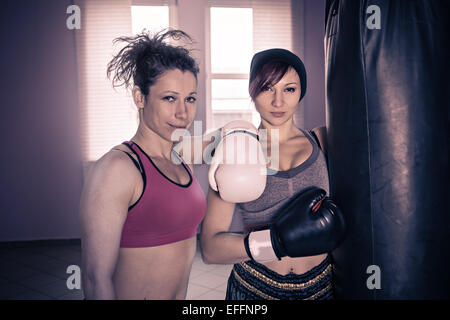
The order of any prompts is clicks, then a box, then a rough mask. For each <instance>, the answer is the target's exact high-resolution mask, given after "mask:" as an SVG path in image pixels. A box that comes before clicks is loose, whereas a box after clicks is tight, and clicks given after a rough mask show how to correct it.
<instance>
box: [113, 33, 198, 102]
mask: <svg viewBox="0 0 450 320" xmlns="http://www.w3.org/2000/svg"><path fill="white" fill-rule="evenodd" d="M170 39H173V40H175V41H177V42H179V41H183V40H184V41H186V42H187V43H189V44H192V43H193V41H192V39H191V37H190V36H189V35H188V34H186V33H185V32H184V31H181V30H172V29H166V30H162V31H160V32H158V33H156V34H155V35H151V34H150V33H149V32H147V31H145V30H144V31H143V32H142V33H140V34H138V35H136V36H132V37H119V38H116V39H114V41H113V43H114V44H116V43H117V42H126V43H128V44H127V45H126V46H125V47H124V48H122V49H121V50H120V51H119V53H118V54H117V55H115V56H114V58H113V59H112V60H111V61H110V62H109V63H108V69H107V76H108V78H109V79H111V78H112V84H113V87H114V88H115V87H120V86H122V85H124V86H125V87H126V88H127V89H130V88H132V87H133V85H137V86H138V87H139V88H140V89H141V92H142V93H143V94H144V95H145V96H147V95H148V93H149V88H150V86H152V85H153V84H154V83H155V82H156V81H157V80H158V78H159V77H160V76H161V75H162V74H163V73H164V72H165V71H167V70H173V69H180V70H181V71H183V72H185V71H190V72H192V73H193V74H194V76H195V78H197V73H198V72H199V68H198V65H197V62H196V61H195V60H194V58H192V57H191V55H190V51H189V50H188V49H186V48H185V47H183V46H175V45H171V44H170V43H169V42H168V40H169V41H170Z"/></svg>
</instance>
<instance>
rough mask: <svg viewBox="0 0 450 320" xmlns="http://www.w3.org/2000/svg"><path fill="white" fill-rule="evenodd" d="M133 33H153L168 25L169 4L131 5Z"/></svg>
mask: <svg viewBox="0 0 450 320" xmlns="http://www.w3.org/2000/svg"><path fill="white" fill-rule="evenodd" d="M131 21H132V31H133V34H137V33H141V32H142V30H143V29H147V30H148V31H150V32H151V33H155V32H158V31H161V30H163V29H166V28H168V27H169V6H131Z"/></svg>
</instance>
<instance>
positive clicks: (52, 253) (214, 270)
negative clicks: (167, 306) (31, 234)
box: [0, 244, 232, 300]
mask: <svg viewBox="0 0 450 320" xmlns="http://www.w3.org/2000/svg"><path fill="white" fill-rule="evenodd" d="M80 251H81V250H80V246H79V245H77V244H66V245H61V244H58V245H48V244H46V245H45V246H42V245H39V246H27V247H14V248H12V247H0V299H27V300H28V299H35V300H55V299H58V300H80V299H83V293H82V291H81V290H78V289H72V290H70V289H68V286H67V279H68V278H69V277H70V276H71V274H69V273H66V270H67V268H68V267H69V266H70V265H77V266H81V262H80V260H81V252H80ZM231 268H232V265H215V264H211V265H207V264H204V263H203V261H202V258H201V255H200V252H199V250H197V253H196V255H195V258H194V262H193V265H192V271H191V276H190V279H189V287H188V292H187V296H186V299H187V300H199V299H200V300H223V299H224V298H225V291H226V285H227V279H228V275H229V274H230V271H231Z"/></svg>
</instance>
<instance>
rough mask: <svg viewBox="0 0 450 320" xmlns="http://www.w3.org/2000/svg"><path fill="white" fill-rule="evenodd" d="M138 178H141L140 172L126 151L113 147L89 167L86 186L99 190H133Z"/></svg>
mask: <svg viewBox="0 0 450 320" xmlns="http://www.w3.org/2000/svg"><path fill="white" fill-rule="evenodd" d="M129 153H130V152H129ZM137 179H140V173H139V171H138V170H137V169H136V167H135V165H134V164H133V162H132V161H131V160H130V158H129V157H128V156H127V155H126V154H125V153H124V152H122V151H119V150H116V149H115V148H113V149H111V150H110V151H108V152H107V153H105V154H104V155H103V156H102V157H101V158H100V159H98V160H97V161H96V162H95V163H94V164H93V166H92V167H91V168H90V169H89V172H88V175H87V179H86V183H85V188H87V189H96V190H97V191H98V192H110V191H111V190H117V191H119V190H122V191H123V192H126V191H127V190H130V192H131V191H133V190H134V186H135V184H136V181H137ZM88 191H89V190H88Z"/></svg>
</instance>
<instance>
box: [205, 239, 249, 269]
mask: <svg viewBox="0 0 450 320" xmlns="http://www.w3.org/2000/svg"><path fill="white" fill-rule="evenodd" d="M244 237H245V236H244V235H242V234H238V233H230V232H221V233H217V234H215V235H214V236H212V237H202V238H201V247H202V257H203V261H205V263H217V264H234V263H239V262H242V261H246V260H249V257H248V255H247V252H246V251H245V246H244Z"/></svg>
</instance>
